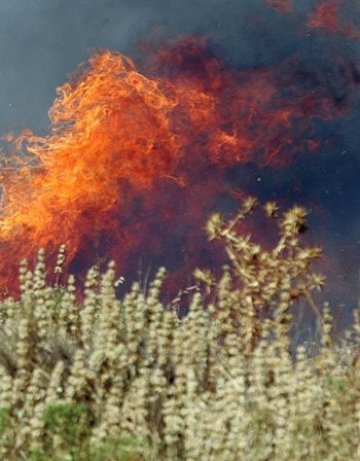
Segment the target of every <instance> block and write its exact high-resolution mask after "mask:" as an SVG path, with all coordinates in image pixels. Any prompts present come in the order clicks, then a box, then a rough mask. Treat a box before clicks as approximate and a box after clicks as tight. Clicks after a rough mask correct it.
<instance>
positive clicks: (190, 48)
mask: <svg viewBox="0 0 360 461" xmlns="http://www.w3.org/2000/svg"><path fill="white" fill-rule="evenodd" d="M143 67H144V69H142V68H140V67H139V66H137V65H136V64H135V63H134V62H133V61H132V60H131V59H129V58H127V57H125V56H123V55H122V54H120V53H118V52H111V51H102V52H98V53H96V54H95V55H93V56H92V57H91V58H90V60H89V63H88V64H87V65H86V66H82V67H81V68H80V69H79V71H78V72H77V73H75V74H74V75H73V76H72V77H71V78H70V80H69V82H67V83H65V84H64V85H63V86H62V87H60V88H58V89H57V98H56V99H55V101H54V104H53V106H52V108H51V109H50V111H49V116H50V121H51V131H50V133H49V134H48V135H47V136H44V137H41V136H36V135H35V134H33V133H31V132H29V131H26V132H24V133H22V134H21V135H20V136H18V137H13V138H12V139H11V140H12V142H13V145H14V148H13V149H14V150H13V154H12V156H10V157H9V156H7V157H4V159H3V166H2V168H1V182H2V187H3V197H2V198H3V200H2V203H3V204H2V209H1V222H0V252H1V256H2V257H1V260H0V277H1V280H2V283H3V285H4V286H6V287H8V288H9V289H11V286H12V283H13V278H14V277H16V270H17V264H18V261H19V260H21V259H22V258H24V257H32V256H33V255H34V254H35V252H36V250H37V249H38V248H39V247H44V248H46V249H47V250H48V252H50V254H53V253H54V252H56V251H57V248H58V247H59V245H60V244H62V243H66V245H67V252H68V260H69V261H75V262H76V261H77V263H78V264H80V265H81V264H82V263H83V262H84V256H82V255H81V251H83V252H86V254H87V255H89V261H91V259H92V257H93V255H94V254H95V253H96V252H97V251H98V252H100V253H101V255H102V256H104V257H106V258H108V257H113V258H115V259H116V260H117V261H118V262H119V263H120V266H121V267H124V266H125V265H126V264H127V263H128V262H129V261H130V259H131V257H132V256H133V255H134V254H136V252H137V251H139V248H141V247H142V245H144V244H145V245H146V251H147V252H148V254H150V255H153V256H155V255H156V254H157V255H159V254H161V252H162V251H171V248H170V246H171V244H170V246H168V247H167V246H166V245H167V243H166V242H171V238H176V239H178V240H179V241H183V245H184V248H187V249H189V248H190V250H191V251H192V252H196V251H198V252H199V251H200V252H201V241H200V240H201V237H199V235H202V227H201V226H202V223H204V222H205V221H206V216H207V215H208V213H209V210H210V209H212V207H214V204H215V203H216V197H217V196H218V195H219V193H224V191H226V186H225V185H224V181H223V179H222V171H223V170H224V168H226V167H228V166H231V165H236V164H241V163H245V162H257V163H260V164H270V165H274V166H275V165H281V164H284V163H288V162H289V161H291V158H292V157H293V156H294V154H296V153H298V152H300V151H303V150H307V149H308V148H309V146H311V145H317V143H316V141H314V140H312V139H311V127H312V122H313V120H314V118H319V117H320V118H331V117H332V116H333V115H334V112H336V110H337V108H336V107H335V105H334V102H333V101H332V98H331V97H330V96H329V95H327V94H326V93H325V91H322V90H319V91H318V92H317V93H316V94H315V93H314V92H311V91H308V90H307V89H305V88H303V86H302V83H301V81H298V79H297V78H296V76H295V75H292V74H291V72H284V69H283V68H281V66H280V67H279V68H278V69H276V70H271V69H264V70H243V71H239V70H236V69H232V68H229V67H228V66H227V65H226V64H225V63H224V62H222V60H221V59H220V58H219V57H217V56H216V54H215V53H214V52H212V51H211V48H210V47H209V45H208V44H207V43H206V41H204V40H203V39H195V38H193V39H186V40H181V41H179V42H177V43H172V44H171V45H169V46H167V47H165V48H163V49H161V50H160V51H159V52H157V53H155V54H154V55H153V57H152V58H151V59H148V60H147V61H146V65H145V63H143ZM285 88H286V91H284V89H285ZM8 139H10V138H8ZM237 192H239V191H237ZM231 194H233V192H232V191H231V192H230V195H231ZM240 195H241V192H240ZM199 248H200V250H199Z"/></svg>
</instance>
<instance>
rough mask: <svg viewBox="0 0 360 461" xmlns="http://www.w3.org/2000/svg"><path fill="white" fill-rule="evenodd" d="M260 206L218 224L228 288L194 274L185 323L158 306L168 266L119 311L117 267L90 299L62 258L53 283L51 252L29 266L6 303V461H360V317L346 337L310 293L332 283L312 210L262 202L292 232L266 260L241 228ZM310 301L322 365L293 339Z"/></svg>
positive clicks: (173, 306)
mask: <svg viewBox="0 0 360 461" xmlns="http://www.w3.org/2000/svg"><path fill="white" fill-rule="evenodd" d="M255 207H257V203H256V200H254V199H252V198H249V199H247V200H245V201H244V203H243V206H242V208H241V210H240V212H239V213H238V214H237V216H235V217H234V218H233V219H232V220H230V221H229V222H224V221H223V220H222V218H221V216H220V215H219V214H214V215H213V216H212V217H211V218H210V220H209V222H208V224H207V232H208V235H209V238H210V239H219V240H220V241H221V242H222V243H223V245H224V248H225V250H226V252H227V254H228V256H229V265H228V266H226V267H224V270H223V274H222V276H221V278H220V279H219V280H216V278H215V276H214V275H212V274H211V273H210V272H209V271H208V270H206V269H203V270H201V269H197V270H196V271H195V274H194V275H195V279H196V280H197V281H198V282H197V284H196V286H195V289H193V290H189V291H188V294H187V295H186V296H188V298H189V309H188V314H187V315H186V316H185V317H184V318H179V317H178V316H177V314H176V312H177V303H179V302H183V298H184V296H183V294H181V293H180V295H179V297H178V298H177V299H175V300H174V301H173V302H172V303H170V304H169V305H164V304H163V303H162V301H161V299H162V297H161V289H162V284H163V280H164V277H165V270H164V269H160V270H159V271H158V274H157V276H156V277H155V279H154V280H153V282H152V283H151V285H150V286H149V288H148V289H147V290H143V289H141V286H140V284H139V283H134V285H133V287H132V289H131V290H130V291H129V293H127V294H126V295H125V296H124V297H123V298H122V299H118V297H117V296H116V286H117V285H118V283H119V281H121V280H120V279H118V278H117V275H116V271H115V266H114V263H112V262H110V263H109V265H108V269H107V270H106V271H105V272H104V273H102V274H101V273H100V272H99V270H98V269H97V268H96V267H93V268H91V269H90V270H89V272H88V276H87V280H86V283H85V286H84V290H83V297H82V300H81V301H79V300H77V299H76V296H75V291H76V287H75V280H74V277H73V276H71V275H70V276H68V278H67V281H66V283H65V284H62V283H61V277H62V276H63V275H64V274H62V271H63V264H64V258H65V248H64V247H62V248H61V249H60V252H59V257H58V262H57V265H56V268H55V274H56V281H55V283H50V282H49V281H48V275H49V274H47V269H46V264H45V254H44V251H42V250H41V251H39V254H38V258H37V262H36V265H35V267H34V269H33V270H30V268H29V267H28V264H27V262H26V261H23V262H22V263H21V265H20V276H19V279H20V292H21V295H20V298H19V299H18V300H15V299H13V298H10V297H9V298H7V299H5V300H4V301H3V302H2V303H1V305H0V321H1V331H0V452H1V454H0V459H4V460H5V459H6V460H8V461H13V460H32V461H60V460H61V461H65V460H67V461H69V460H76V461H88V460H94V461H100V460H102V461H138V460H139V461H140V460H149V461H151V460H174V461H175V460H178V461H180V460H186V461H202V460H203V461H212V460H213V461H218V460H219V461H222V460H226V461H231V460H234V461H238V460H249V461H250V460H251V461H256V460H259V461H260V460H262V461H270V460H276V461H281V460H286V461H288V460H293V461H296V460H319V461H320V460H321V461H323V460H325V459H326V460H334V461H335V460H344V459H348V460H355V459H358V456H359V455H360V446H359V440H360V437H359V436H360V433H359V431H360V398H359V397H360V379H359V378H360V363H359V355H358V354H357V348H358V347H359V346H360V312H359V310H355V311H354V322H353V325H352V327H351V329H350V330H349V331H346V332H345V333H344V335H343V339H339V340H337V341H335V340H334V338H332V316H331V312H330V309H329V307H328V306H327V305H324V306H323V307H322V308H321V309H319V308H318V307H317V304H316V302H315V301H314V297H313V294H312V293H313V292H314V290H316V289H321V288H322V287H323V285H324V278H323V277H322V276H321V275H319V274H317V273H314V272H313V271H312V266H313V262H314V261H315V260H316V259H317V258H318V257H319V256H320V249H319V248H318V247H304V246H302V242H301V239H302V233H303V231H304V230H305V229H306V219H305V218H306V210H304V209H303V208H301V207H295V208H293V209H291V210H289V211H287V212H285V213H282V214H280V213H279V211H278V209H277V206H276V204H275V203H267V204H266V205H265V207H264V208H265V213H266V215H267V216H268V217H269V218H270V219H273V220H274V222H275V223H276V224H277V225H278V227H279V230H280V235H279V236H278V238H277V239H276V241H275V244H274V246H273V248H272V249H269V250H267V249H265V248H264V247H262V246H261V245H259V244H257V243H254V242H253V241H252V240H251V238H250V236H244V235H242V234H241V232H240V230H241V227H242V225H241V224H242V221H243V220H244V219H245V218H248V216H249V215H250V214H251V213H252V212H253V210H254V208H255ZM300 301H301V302H307V303H308V304H309V306H310V307H311V309H312V310H313V311H314V313H315V315H316V318H317V322H318V324H319V345H318V346H319V348H318V351H317V353H316V355H312V356H310V355H309V354H310V353H309V348H308V347H307V344H297V345H295V346H294V344H292V341H291V328H292V326H293V313H294V309H295V308H296V306H298V305H299V302H300ZM311 315H313V314H311Z"/></svg>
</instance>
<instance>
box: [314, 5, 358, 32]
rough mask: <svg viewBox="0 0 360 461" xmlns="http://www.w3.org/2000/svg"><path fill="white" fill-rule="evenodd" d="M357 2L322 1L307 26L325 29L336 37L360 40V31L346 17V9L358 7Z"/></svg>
mask: <svg viewBox="0 0 360 461" xmlns="http://www.w3.org/2000/svg"><path fill="white" fill-rule="evenodd" d="M356 4H357V2H356V1H350V2H349V1H348V0H321V1H319V2H318V4H317V5H316V7H315V9H314V10H313V11H312V12H310V13H309V16H308V22H307V26H308V27H310V28H313V29H323V30H326V31H327V32H329V33H331V34H334V35H341V36H344V37H347V38H350V39H353V40H360V29H359V27H357V26H356V25H355V24H353V23H352V22H351V21H349V20H347V19H346V17H344V14H343V13H344V10H345V7H348V6H349V5H350V6H353V7H354V6H356Z"/></svg>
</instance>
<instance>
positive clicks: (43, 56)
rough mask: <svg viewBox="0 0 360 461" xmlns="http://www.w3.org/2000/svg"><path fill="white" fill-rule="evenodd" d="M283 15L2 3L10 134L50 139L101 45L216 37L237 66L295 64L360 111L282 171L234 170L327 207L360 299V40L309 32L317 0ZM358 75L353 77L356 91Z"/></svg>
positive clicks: (241, 8)
mask: <svg viewBox="0 0 360 461" xmlns="http://www.w3.org/2000/svg"><path fill="white" fill-rule="evenodd" d="M295 3H296V5H295V11H294V12H293V13H290V14H287V15H285V14H279V13H277V12H276V11H275V10H274V9H272V8H271V7H269V6H268V5H267V4H266V3H265V1H264V0H131V1H130V0H76V1H74V0H32V1H29V0H14V1H10V0H4V1H2V2H1V3H0V31H1V32H0V38H1V40H0V63H1V67H0V132H1V133H6V132H8V131H10V130H15V131H17V132H18V131H19V130H21V129H22V128H25V127H29V128H31V129H32V130H34V131H35V132H40V133H45V132H46V130H47V127H48V118H47V111H48V109H49V107H50V106H51V103H52V101H53V99H54V97H55V89H56V87H57V86H59V85H61V84H62V83H64V82H65V81H66V80H67V75H68V74H69V73H71V72H72V71H74V70H75V69H76V67H77V66H78V65H79V63H81V62H84V61H86V59H87V58H88V56H89V54H90V53H91V51H92V50H93V49H97V48H100V49H101V48H110V49H115V50H120V51H121V52H123V53H125V54H130V55H132V56H135V57H136V56H137V55H138V54H139V53H140V51H139V43H140V42H142V41H150V42H153V43H156V42H160V43H161V42H162V41H164V40H166V39H168V38H174V37H177V36H179V35H183V36H187V35H193V34H195V35H206V36H209V37H210V38H211V40H212V42H213V43H214V44H215V46H216V47H218V48H219V50H221V53H222V54H223V56H224V59H225V60H226V61H227V62H228V63H229V65H232V66H236V67H240V68H263V67H273V66H281V65H283V63H284V62H286V61H289V60H293V62H294V63H295V62H296V64H294V72H300V73H301V76H300V78H301V79H303V82H304V85H306V86H308V87H310V88H312V87H313V88H314V91H316V89H317V88H319V87H321V86H325V87H326V88H327V89H328V90H329V91H330V92H331V93H332V94H333V97H334V99H335V100H336V101H338V103H339V104H342V103H343V102H344V101H346V100H347V99H349V98H351V99H353V101H354V103H353V106H354V107H353V110H352V111H351V113H349V114H348V115H346V116H344V117H343V118H341V119H339V120H337V121H335V122H320V121H319V123H318V124H317V134H318V135H319V136H320V137H321V139H322V140H323V141H324V142H323V145H322V146H321V147H320V148H319V150H318V152H316V153H313V154H304V155H303V156H300V157H299V158H298V159H297V160H296V161H295V162H294V163H293V164H292V165H290V166H289V167H286V168H283V169H281V170H277V171H276V172H275V171H274V170H272V169H269V168H263V169H261V168H259V167H257V166H255V165H249V166H246V167H244V166H242V167H241V168H240V167H239V168H238V169H236V168H234V169H233V170H230V171H229V174H228V176H229V181H230V182H231V181H235V182H236V181H241V184H244V186H246V187H245V188H247V190H248V191H249V192H251V193H253V194H255V195H258V196H260V197H262V198H264V199H269V198H275V199H279V198H280V199H282V200H283V201H284V203H286V204H289V205H290V204H292V203H294V202H297V203H301V204H304V205H307V204H312V206H313V204H314V203H315V204H318V207H315V209H313V215H312V216H313V217H312V221H313V222H312V229H313V230H312V232H313V236H314V241H320V242H323V244H324V246H325V250H326V253H327V254H328V255H329V256H330V258H333V259H334V261H335V268H336V271H337V274H336V276H334V277H335V278H336V279H337V282H338V284H339V286H341V287H342V288H343V292H344V298H343V299H344V300H345V301H346V302H350V303H355V300H356V296H357V287H356V284H357V273H358V269H359V266H360V264H359V263H360V251H359V250H360V213H359V208H360V187H359V177H360V154H359V148H358V146H359V145H360V131H359V129H358V117H359V110H358V109H357V108H356V98H357V87H356V85H357V84H358V82H359V80H360V78H359V75H360V73H359V72H358V70H357V68H358V66H360V62H359V57H360V44H359V42H356V41H353V40H349V39H347V38H344V37H343V38H342V37H335V36H331V35H329V34H327V33H325V32H321V31H313V30H312V31H309V30H307V28H306V27H305V23H306V14H307V12H308V11H309V9H310V8H312V7H313V6H314V4H315V1H311V0H302V1H301V2H300V1H299V2H296V1H295ZM349 79H350V80H351V79H352V80H353V82H352V85H350V86H351V87H352V89H351V90H350V89H349Z"/></svg>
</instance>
